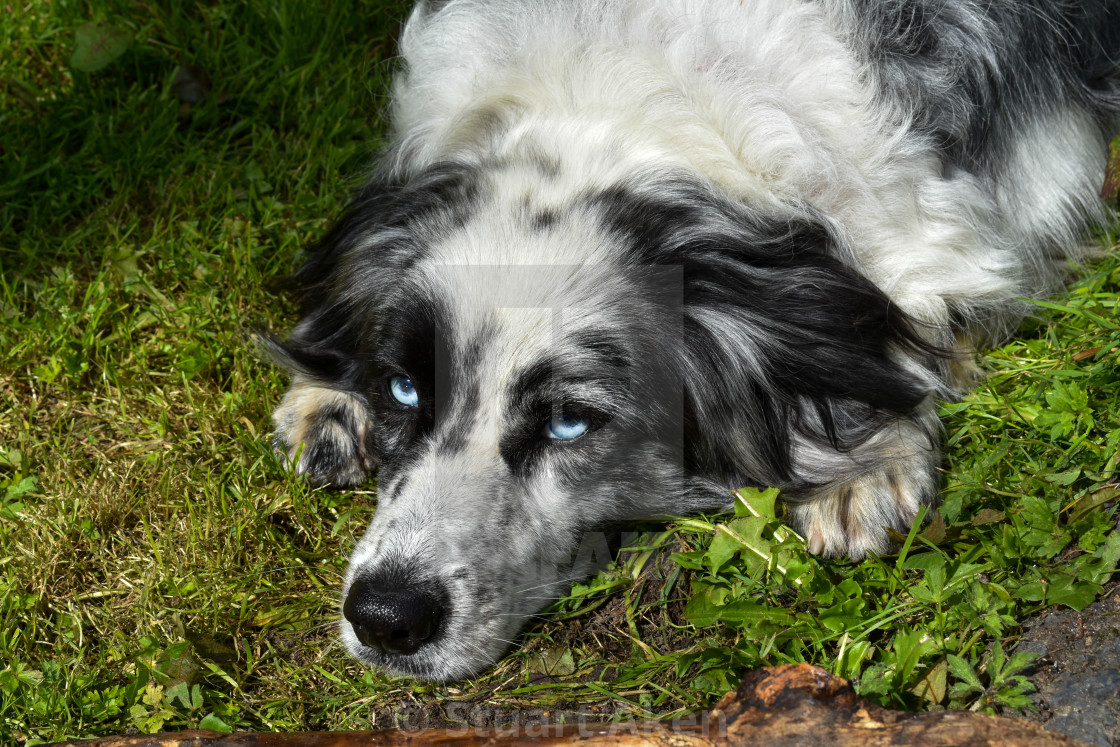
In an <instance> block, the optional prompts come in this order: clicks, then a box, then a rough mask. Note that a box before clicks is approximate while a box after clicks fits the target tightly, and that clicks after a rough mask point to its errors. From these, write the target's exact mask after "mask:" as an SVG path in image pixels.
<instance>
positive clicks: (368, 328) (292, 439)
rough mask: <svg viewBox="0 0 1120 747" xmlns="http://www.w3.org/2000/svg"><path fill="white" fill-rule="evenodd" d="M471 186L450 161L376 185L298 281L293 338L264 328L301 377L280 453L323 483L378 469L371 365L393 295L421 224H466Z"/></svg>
mask: <svg viewBox="0 0 1120 747" xmlns="http://www.w3.org/2000/svg"><path fill="white" fill-rule="evenodd" d="M470 183H471V180H470V179H469V178H468V175H467V170H466V169H465V168H463V167H460V166H456V165H454V164H444V165H441V166H440V167H438V168H435V169H432V170H430V171H427V172H425V173H423V174H421V175H419V176H418V177H416V178H415V179H412V180H411V181H410V182H409V183H407V184H398V183H392V182H387V181H384V180H374V181H371V182H369V183H368V184H366V185H365V186H364V187H363V188H362V189H361V190H360V191H359V192H358V193H357V194H355V195H354V197H353V199H352V200H351V202H350V204H349V206H348V207H347V209H346V212H345V213H344V214H343V216H342V218H341V219H340V220H338V221H337V222H336V223H335V224H334V226H333V227H332V228H331V230H330V231H329V232H328V233H327V235H326V236H325V237H324V238H323V239H322V240H321V241H320V242H319V243H318V244H317V245H315V246H314V247H313V248H312V249H311V250H310V251H309V253H308V258H307V261H306V262H305V263H304V265H303V266H302V267H301V268H300V269H299V270H297V271H296V273H295V274H294V275H293V276H292V278H291V279H290V281H289V284H288V285H289V289H290V290H291V291H292V292H293V293H294V294H295V296H296V298H297V299H298V301H299V305H300V311H301V315H302V318H301V319H300V321H299V322H298V323H297V324H296V326H295V328H294V329H293V330H292V332H291V334H290V335H289V336H288V337H287V339H283V340H282V339H279V338H278V337H276V336H275V335H273V334H272V333H271V332H269V331H267V330H261V331H258V333H257V339H258V341H259V344H260V346H261V348H262V349H263V350H264V352H265V354H266V355H267V356H268V357H269V358H271V359H272V360H273V361H274V362H276V363H278V364H280V365H282V366H284V367H285V368H287V369H288V370H289V371H291V372H292V373H293V374H294V379H293V383H292V387H291V389H290V390H289V391H288V393H287V394H286V395H285V397H284V400H283V402H281V404H280V406H279V407H278V408H277V410H276V412H275V413H274V414H273V421H274V424H275V427H276V445H277V449H278V450H279V451H282V452H283V453H285V454H286V455H287V457H288V459H289V460H290V461H291V462H292V463H293V464H294V465H295V468H296V470H297V471H298V472H300V473H301V474H306V475H308V476H309V478H310V479H311V480H312V481H313V482H316V483H320V484H334V485H351V484H355V483H358V482H361V481H363V480H364V479H365V478H366V477H367V476H368V474H369V473H370V472H371V471H372V470H373V469H374V467H375V466H376V464H377V460H378V453H379V447H378V444H377V443H376V428H374V427H373V411H372V408H371V407H370V402H369V396H368V389H369V381H368V378H369V375H370V373H371V372H370V371H368V370H366V369H367V361H368V360H369V359H370V358H371V357H372V355H371V354H370V353H371V350H372V349H373V348H375V347H376V346H377V339H378V335H379V333H380V325H381V317H382V316H383V313H384V309H385V306H386V303H387V300H386V299H387V297H388V295H389V294H390V291H391V290H392V289H393V288H394V287H395V286H396V285H397V279H398V278H400V277H401V274H402V273H404V272H406V271H407V269H408V267H409V266H410V265H412V264H413V263H414V262H416V261H418V260H419V259H420V258H422V256H423V247H424V243H425V238H426V237H425V236H423V235H418V231H420V230H421V228H419V227H423V230H438V228H439V227H440V226H444V225H446V222H447V221H456V220H460V219H461V217H460V214H461V212H462V211H463V210H466V209H468V208H469V203H470V201H471V199H472V195H473V192H472V188H471V187H470ZM414 227H418V228H414Z"/></svg>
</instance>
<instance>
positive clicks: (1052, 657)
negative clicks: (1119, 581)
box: [1018, 584, 1120, 747]
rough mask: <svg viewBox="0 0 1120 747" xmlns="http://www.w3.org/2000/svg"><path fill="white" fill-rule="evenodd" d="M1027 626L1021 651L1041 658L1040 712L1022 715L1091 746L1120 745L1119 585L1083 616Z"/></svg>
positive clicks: (1043, 618)
mask: <svg viewBox="0 0 1120 747" xmlns="http://www.w3.org/2000/svg"><path fill="white" fill-rule="evenodd" d="M1024 627H1025V629H1026V632H1025V633H1024V635H1023V638H1022V639H1021V641H1020V643H1019V648H1018V650H1019V651H1030V652H1033V653H1036V654H1038V655H1039V658H1038V660H1037V661H1036V664H1035V667H1034V669H1033V670H1032V671H1031V673H1030V679H1031V682H1033V683H1034V685H1035V686H1036V687H1037V688H1038V692H1037V693H1035V694H1034V695H1033V696H1032V699H1033V700H1034V702H1035V705H1037V706H1038V713H1027V714H1024V715H1023V716H1022V717H1023V718H1026V719H1028V720H1030V721H1035V722H1039V723H1042V724H1044V725H1045V726H1046V727H1047V728H1048V729H1051V730H1054V731H1058V732H1062V733H1063V734H1066V735H1068V736H1070V737H1073V738H1074V739H1079V740H1081V741H1082V742H1086V743H1088V744H1092V745H1099V746H1100V747H1112V746H1113V745H1120V585H1116V584H1114V585H1113V586H1112V587H1111V588H1110V589H1109V591H1108V593H1106V594H1104V595H1102V596H1101V598H1100V600H1099V601H1097V602H1095V603H1094V604H1091V605H1089V606H1088V607H1086V608H1085V610H1084V611H1082V612H1074V611H1073V610H1059V611H1053V612H1044V613H1043V614H1041V615H1039V616H1038V617H1036V618H1034V619H1033V620H1030V621H1028V622H1027V623H1026V624H1025V625H1024Z"/></svg>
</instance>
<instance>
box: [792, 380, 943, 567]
mask: <svg viewBox="0 0 1120 747" xmlns="http://www.w3.org/2000/svg"><path fill="white" fill-rule="evenodd" d="M940 435H941V424H940V421H939V420H938V418H937V412H936V405H935V404H934V402H933V401H932V400H930V401H928V402H927V403H924V404H923V405H922V406H921V407H920V408H919V410H918V411H917V412H916V413H915V414H913V415H912V416H911V417H908V418H898V419H897V420H893V421H891V422H890V423H889V424H887V425H885V426H884V427H882V428H881V429H880V430H879V431H878V432H877V433H876V434H875V435H874V436H872V438H870V439H869V440H868V441H867V442H865V443H864V444H862V445H860V446H859V447H857V448H855V449H853V450H851V451H849V452H839V451H831V450H827V449H822V448H821V447H820V446H817V445H814V446H811V447H803V449H802V450H801V454H800V455H799V456H800V457H801V459H800V461H801V462H802V464H803V465H812V466H811V467H806V469H813V470H818V469H830V470H832V471H833V474H834V475H838V477H836V478H835V479H832V480H830V481H828V482H827V483H824V484H823V485H820V487H817V488H813V489H810V490H808V491H806V493H805V494H804V495H803V496H799V497H795V498H794V499H792V500H789V501H787V507H788V508H787V511H788V515H789V521H790V524H791V525H792V526H793V528H794V529H795V530H797V531H798V532H799V533H800V534H801V536H803V537H804V538H805V542H806V545H807V546H808V548H809V551H810V552H812V553H814V554H816V555H824V556H829V557H834V556H842V555H847V556H848V557H850V558H852V559H854V560H858V559H859V558H862V557H864V556H865V555H867V554H868V553H877V554H882V553H886V552H888V551H890V549H891V546H892V544H893V543H892V542H891V540H890V537H889V534H888V531H887V530H888V529H893V530H895V531H897V532H899V533H901V534H906V533H907V532H908V531H909V529H910V526H911V525H912V524H913V522H914V519H915V518H916V516H917V514H918V510H919V509H920V508H921V507H922V506H923V505H924V506H933V505H936V503H937V500H938V490H939V488H940V482H941V472H940V466H941V450H940V447H939V444H940Z"/></svg>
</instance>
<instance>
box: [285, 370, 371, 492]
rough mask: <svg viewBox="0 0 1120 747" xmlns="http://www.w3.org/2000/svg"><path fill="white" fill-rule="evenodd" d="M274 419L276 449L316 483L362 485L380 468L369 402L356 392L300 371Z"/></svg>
mask: <svg viewBox="0 0 1120 747" xmlns="http://www.w3.org/2000/svg"><path fill="white" fill-rule="evenodd" d="M272 422H273V425H274V426H275V428H276V435H275V440H274V445H275V447H276V450H277V451H278V452H279V453H280V454H281V455H282V456H283V457H284V459H285V460H286V461H287V463H288V465H289V466H290V467H291V468H292V469H294V470H295V471H296V473H297V474H300V475H304V476H305V477H307V479H308V481H309V482H311V483H312V484H313V485H334V486H336V487H347V486H350V485H357V484H359V483H362V482H365V480H366V479H367V478H368V477H369V476H370V474H371V473H372V472H373V470H374V469H375V468H376V467H377V450H376V444H375V441H374V434H373V427H372V425H373V424H372V422H371V415H370V412H369V407H368V405H367V404H366V403H365V402H364V401H363V400H361V399H360V398H359V397H357V396H355V395H354V394H351V393H349V392H342V391H338V390H336V389H330V388H327V387H323V386H317V385H315V384H313V383H311V382H309V381H307V380H305V379H304V378H303V377H301V376H296V378H295V381H294V382H293V383H292V387H291V388H290V389H289V390H288V392H287V394H285V395H284V399H283V400H282V401H281V402H280V406H279V407H277V408H276V412H274V413H273V414H272Z"/></svg>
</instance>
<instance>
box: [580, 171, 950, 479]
mask: <svg viewBox="0 0 1120 747" xmlns="http://www.w3.org/2000/svg"><path fill="white" fill-rule="evenodd" d="M599 199H600V200H602V203H603V213H602V214H603V215H604V216H605V221H606V223H607V225H608V228H609V229H610V230H613V231H616V232H618V233H621V234H623V238H624V240H627V239H628V240H629V244H630V246H631V247H632V250H631V253H630V257H629V259H630V261H633V262H634V263H636V264H655V265H675V266H680V267H682V268H683V274H684V303H685V307H684V313H685V319H684V341H683V344H684V346H685V350H686V353H685V355H684V356H683V358H684V361H685V362H684V364H683V375H684V380H685V387H686V392H685V394H686V397H685V399H686V439H687V440H688V442H689V444H690V452H691V459H692V461H693V462H696V463H697V466H698V467H700V468H701V469H702V470H704V471H709V472H716V473H720V474H725V475H729V476H733V477H732V479H750V480H754V481H757V482H763V483H771V484H773V483H782V482H784V481H786V480H789V479H790V478H791V476H792V459H791V444H792V441H793V439H794V437H795V435H800V436H803V437H809V438H812V439H815V440H818V441H821V442H827V443H829V444H830V445H831V446H832V447H833V448H837V449H850V448H853V447H855V446H858V445H859V444H860V443H862V442H863V441H865V440H866V439H867V438H868V437H869V436H870V435H871V434H872V433H874V431H875V430H876V428H877V427H879V426H881V425H882V423H883V422H884V421H885V420H887V419H889V418H891V417H898V416H906V415H908V414H909V413H911V412H912V411H913V410H914V408H915V407H917V406H918V404H919V403H921V402H922V401H923V400H924V399H925V398H926V396H927V395H928V394H929V390H928V386H927V385H926V384H925V383H924V382H923V381H921V380H920V379H919V378H918V377H917V376H915V375H914V374H913V373H912V372H910V371H907V370H906V369H905V368H904V367H903V366H901V365H900V364H899V363H898V362H897V361H896V360H895V359H894V358H893V357H892V353H893V354H896V355H897V354H898V353H899V352H901V351H905V352H907V353H909V354H912V355H916V356H918V357H923V356H927V355H928V356H929V357H930V360H931V361H932V359H933V358H934V357H936V355H937V351H936V350H935V349H934V348H932V347H931V346H929V345H927V344H926V343H924V342H923V340H922V338H921V337H920V336H919V335H918V334H917V333H916V332H915V330H914V323H913V322H912V321H911V320H910V319H909V318H908V317H907V316H906V315H905V314H904V313H903V312H902V311H901V310H900V309H898V308H897V307H895V306H893V305H892V303H891V300H890V299H889V298H888V297H887V296H886V294H885V293H883V292H882V291H881V290H879V289H878V288H877V287H875V286H874V285H873V284H872V283H871V282H870V281H869V280H868V279H867V278H865V277H863V276H862V275H860V274H859V273H858V272H856V271H855V270H854V269H852V268H851V267H850V266H848V265H847V264H845V263H844V262H843V261H842V260H841V259H840V258H839V257H838V256H837V255H838V251H839V248H838V246H837V242H836V238H835V237H834V236H833V235H832V234H831V233H830V231H829V229H828V227H827V224H826V223H825V222H824V221H823V220H812V219H809V218H806V217H789V218H781V219H775V218H770V217H767V216H763V215H760V214H757V213H753V212H751V211H749V210H747V209H746V208H744V207H742V206H740V205H737V204H733V203H730V202H728V201H726V200H724V199H721V198H720V197H718V196H716V195H714V194H712V193H711V192H710V191H707V190H706V189H704V188H703V187H701V186H699V185H690V184H684V185H680V184H678V185H676V186H675V187H671V188H669V189H666V187H665V186H664V185H659V186H658V187H657V188H656V189H655V190H649V191H647V192H646V193H645V194H644V195H636V194H635V193H634V192H633V191H628V190H624V189H618V190H615V191H612V192H608V193H606V194H604V195H601V196H600V198H599ZM729 413H730V414H731V415H732V417H731V418H728V417H727V416H728V414H729ZM720 422H724V423H727V422H730V423H733V424H734V425H732V426H731V427H733V428H735V427H736V426H737V432H735V433H718V432H717V431H718V430H719V427H718V425H717V424H718V423H720ZM727 442H730V443H732V444H736V443H737V444H746V445H747V448H746V449H735V447H734V446H733V447H732V451H733V452H736V453H728V452H727V451H726V450H725V449H724V448H723V447H721V446H719V444H720V443H727ZM748 452H749V458H748V459H747V461H748V462H749V463H750V465H751V468H752V469H754V470H756V471H759V470H762V471H768V473H767V474H750V475H745V474H743V468H742V466H741V465H742V464H743V462H744V454H747V453H748Z"/></svg>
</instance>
